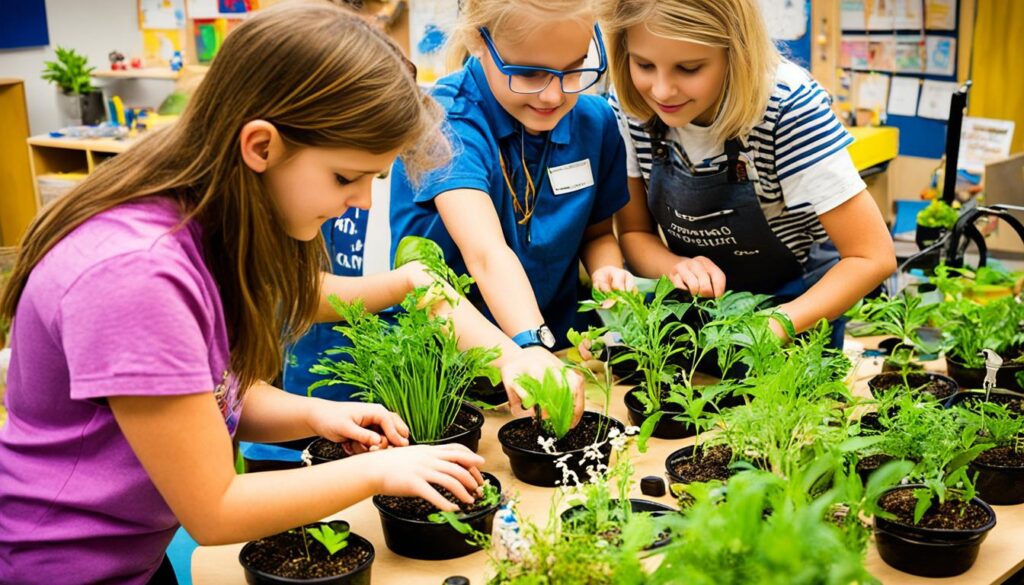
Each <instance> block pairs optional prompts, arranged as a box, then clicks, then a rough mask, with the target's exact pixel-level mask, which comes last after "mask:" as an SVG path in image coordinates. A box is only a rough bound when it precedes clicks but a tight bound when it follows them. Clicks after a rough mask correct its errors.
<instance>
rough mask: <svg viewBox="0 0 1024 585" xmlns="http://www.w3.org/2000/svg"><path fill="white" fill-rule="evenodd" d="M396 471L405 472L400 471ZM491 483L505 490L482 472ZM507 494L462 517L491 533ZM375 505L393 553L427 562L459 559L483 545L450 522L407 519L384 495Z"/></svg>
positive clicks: (468, 522)
mask: <svg viewBox="0 0 1024 585" xmlns="http://www.w3.org/2000/svg"><path fill="white" fill-rule="evenodd" d="M396 473H401V471H400V470H396ZM482 475H483V476H484V479H486V480H487V481H489V482H490V483H491V485H493V486H494V487H496V488H498V490H499V491H500V490H501V483H500V482H499V481H498V478H496V477H494V476H493V475H491V474H489V473H484V474H482ZM503 501H504V497H502V500H501V501H499V502H498V503H497V504H495V505H493V506H491V507H489V508H485V509H482V510H477V511H475V512H473V513H471V514H468V515H466V516H460V517H459V520H460V521H461V522H463V523H465V524H468V525H469V526H470V527H472V528H473V530H476V531H477V532H482V533H484V534H490V533H491V529H492V527H493V524H494V515H495V513H497V511H498V508H500V507H501V504H502V502H503ZM373 505H374V507H376V508H377V512H378V513H379V514H380V523H381V527H382V528H383V529H384V542H385V543H386V544H387V546H388V549H390V550H391V552H393V553H395V554H397V555H401V556H403V557H408V558H410V559H419V560H424V561H443V560H447V559H456V558H459V557H464V556H466V555H469V554H472V553H474V552H476V551H478V550H480V547H479V546H477V545H475V544H472V543H471V542H469V540H468V539H469V537H468V536H467V535H465V534H460V533H459V532H458V531H457V530H455V529H454V528H452V527H451V525H450V524H448V523H447V522H443V523H439V522H431V521H429V520H418V519H412V518H405V517H402V516H400V515H398V514H396V513H395V512H394V511H393V510H390V509H388V508H387V507H386V506H384V505H383V504H382V499H381V496H374V497H373Z"/></svg>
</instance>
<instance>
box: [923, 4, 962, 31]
mask: <svg viewBox="0 0 1024 585" xmlns="http://www.w3.org/2000/svg"><path fill="white" fill-rule="evenodd" d="M924 14H925V28H926V29H928V30H956V0H925V10H924Z"/></svg>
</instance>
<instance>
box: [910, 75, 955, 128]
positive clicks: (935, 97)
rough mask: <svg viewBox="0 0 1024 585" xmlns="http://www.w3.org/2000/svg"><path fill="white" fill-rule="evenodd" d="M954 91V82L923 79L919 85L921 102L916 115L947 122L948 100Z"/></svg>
mask: <svg viewBox="0 0 1024 585" xmlns="http://www.w3.org/2000/svg"><path fill="white" fill-rule="evenodd" d="M956 90H957V84H956V83H955V82H952V81H934V80H931V79H925V80H924V84H922V85H921V102H920V103H919V104H918V106H917V115H918V116H920V117H922V118H931V119H932V120H948V119H949V98H950V97H951V96H952V95H953V92H955V91H956Z"/></svg>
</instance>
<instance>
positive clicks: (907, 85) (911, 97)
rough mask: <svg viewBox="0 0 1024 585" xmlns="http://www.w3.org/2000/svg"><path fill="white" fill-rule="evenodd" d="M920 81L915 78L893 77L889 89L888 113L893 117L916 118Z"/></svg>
mask: <svg viewBox="0 0 1024 585" xmlns="http://www.w3.org/2000/svg"><path fill="white" fill-rule="evenodd" d="M920 92H921V80H920V79H918V78H916V77H893V78H892V84H891V85H890V87H889V113H890V114H891V115H894V116H916V115H917V97H918V94H919V93H920Z"/></svg>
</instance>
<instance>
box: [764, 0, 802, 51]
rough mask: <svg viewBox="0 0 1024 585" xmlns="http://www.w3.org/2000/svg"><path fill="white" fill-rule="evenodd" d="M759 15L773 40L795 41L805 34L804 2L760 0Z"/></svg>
mask: <svg viewBox="0 0 1024 585" xmlns="http://www.w3.org/2000/svg"><path fill="white" fill-rule="evenodd" d="M761 14H763V15H764V20H765V24H766V25H767V27H768V32H769V33H771V35H772V38H773V39H776V40H779V41H796V40H799V39H802V38H804V36H805V35H806V34H807V3H806V2H804V0H761Z"/></svg>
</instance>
